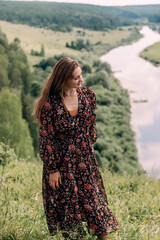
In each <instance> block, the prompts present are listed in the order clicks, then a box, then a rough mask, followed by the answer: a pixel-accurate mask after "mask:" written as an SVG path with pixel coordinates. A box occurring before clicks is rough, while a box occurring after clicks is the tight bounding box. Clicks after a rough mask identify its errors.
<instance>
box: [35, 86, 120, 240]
mask: <svg viewBox="0 0 160 240" xmlns="http://www.w3.org/2000/svg"><path fill="white" fill-rule="evenodd" d="M76 91H77V95H78V111H77V114H76V115H71V113H70V112H69V111H67V113H66V111H65V107H64V104H63V101H62V98H61V96H60V94H59V92H56V93H54V94H53V95H51V96H49V98H48V100H47V101H46V103H45V105H44V107H43V108H42V112H41V121H42V126H41V127H40V132H39V133H40V138H39V140H40V155H41V158H42V160H43V177H42V194H43V204H44V210H45V215H46V220H47V224H48V229H49V232H50V234H51V235H55V234H56V233H57V230H61V231H62V232H63V233H65V232H66V233H71V232H72V233H73V231H74V232H77V234H78V236H79V239H82V235H83V225H82V222H83V221H84V222H87V227H88V231H89V233H90V234H93V235H97V236H99V235H106V234H110V233H112V232H114V231H115V230H117V229H118V228H119V227H120V225H119V223H118V221H117V219H116V218H115V216H114V214H113V213H112V212H111V210H110V209H109V207H108V200H107V194H106V191H105V188H104V185H103V180H102V177H101V173H100V170H99V165H98V163H97V160H96V157H95V153H94V148H93V144H94V143H95V142H96V139H97V137H98V135H97V130H96V96H95V93H94V91H93V89H92V88H90V87H81V88H77V89H76ZM57 171H59V172H60V175H61V179H62V184H60V185H59V188H56V190H53V189H52V188H51V187H50V185H49V174H50V173H54V172H57ZM75 229H76V231H75ZM72 230H73V231H72Z"/></svg>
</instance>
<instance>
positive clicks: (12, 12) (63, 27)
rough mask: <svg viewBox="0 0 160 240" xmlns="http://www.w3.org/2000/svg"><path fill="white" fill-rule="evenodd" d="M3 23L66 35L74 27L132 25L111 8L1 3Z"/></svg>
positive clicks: (47, 3)
mask: <svg viewBox="0 0 160 240" xmlns="http://www.w3.org/2000/svg"><path fill="white" fill-rule="evenodd" d="M0 19H1V20H6V21H9V22H13V23H22V24H28V25H30V26H39V27H43V28H44V27H45V28H49V29H51V30H54V31H63V32H65V31H72V27H80V28H84V29H91V30H104V31H105V30H108V29H115V28H117V27H118V26H122V25H130V24H131V21H130V20H129V21H128V22H127V19H126V20H123V21H122V19H119V18H117V17H116V15H112V14H111V13H110V8H107V7H102V6H92V5H84V4H69V3H67V4H65V3H53V2H52V3H49V2H46V3H44V2H12V3H11V2H0Z"/></svg>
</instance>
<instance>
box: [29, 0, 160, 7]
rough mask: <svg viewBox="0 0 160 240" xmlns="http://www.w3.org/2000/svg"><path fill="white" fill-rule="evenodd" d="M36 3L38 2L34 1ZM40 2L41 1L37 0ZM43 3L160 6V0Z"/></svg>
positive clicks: (53, 0) (83, 0) (62, 0)
mask: <svg viewBox="0 0 160 240" xmlns="http://www.w3.org/2000/svg"><path fill="white" fill-rule="evenodd" d="M25 1H26V0H25ZM34 1H36V0H34ZM37 1H39V0H37ZM40 1H43V2H70V3H84V4H93V5H102V6H126V5H148V4H160V0H40Z"/></svg>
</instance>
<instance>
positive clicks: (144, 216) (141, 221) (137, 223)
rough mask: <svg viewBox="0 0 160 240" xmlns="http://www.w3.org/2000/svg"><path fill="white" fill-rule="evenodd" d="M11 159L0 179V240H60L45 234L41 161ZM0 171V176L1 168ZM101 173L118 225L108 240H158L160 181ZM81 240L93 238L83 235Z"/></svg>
mask: <svg viewBox="0 0 160 240" xmlns="http://www.w3.org/2000/svg"><path fill="white" fill-rule="evenodd" d="M13 156H14V159H12V161H10V163H8V164H7V165H6V167H5V171H4V174H3V176H2V184H1V191H0V208H1V210H0V233H1V234H0V239H1V240H9V239H16V240H30V239H35V240H40V239H43V240H49V239H53V240H54V239H63V237H62V235H61V232H58V234H57V235H56V236H54V237H53V236H52V237H51V236H49V233H48V229H47V224H46V219H45V214H44V209H43V203H42V193H41V182H42V162H41V160H39V161H38V160H37V161H36V162H34V163H32V162H26V161H25V160H23V159H21V160H20V161H19V160H18V159H15V155H13ZM0 171H1V173H2V167H0ZM101 173H102V178H103V181H104V186H105V189H106V191H107V194H108V200H109V206H110V209H111V210H112V211H113V213H114V214H115V216H116V218H117V219H118V221H119V223H120V225H121V227H120V229H119V230H118V231H116V232H115V233H112V234H111V235H109V239H114V240H158V239H160V201H159V198H160V180H154V179H151V178H149V177H147V176H146V175H141V176H138V175H136V176H134V177H131V176H128V175H127V174H125V175H124V176H119V175H117V174H114V175H112V174H111V173H110V172H108V171H107V170H106V171H105V172H102V171H101ZM85 229H87V228H86V224H85V223H84V230H85ZM86 231H87V230H86ZM86 231H84V232H86ZM83 239H84V240H91V239H97V237H96V236H95V237H93V236H90V235H89V234H88V232H87V233H86V234H84V238H83Z"/></svg>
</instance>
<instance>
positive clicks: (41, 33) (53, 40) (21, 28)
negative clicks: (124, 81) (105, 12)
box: [0, 21, 134, 66]
mask: <svg viewBox="0 0 160 240" xmlns="http://www.w3.org/2000/svg"><path fill="white" fill-rule="evenodd" d="M0 28H1V30H2V32H4V33H5V34H6V36H7V38H8V41H9V43H10V42H12V41H13V40H14V39H15V38H16V37H17V38H19V40H20V41H21V47H22V49H23V50H24V51H25V53H26V55H27V58H28V61H29V64H30V66H33V65H34V64H37V63H39V61H40V60H42V59H43V57H35V56H31V55H30V51H31V49H33V50H36V51H40V49H41V45H42V44H44V48H45V54H46V55H45V58H48V57H52V56H54V55H56V54H61V53H66V54H68V55H74V56H80V55H81V54H82V51H76V50H73V49H70V48H66V47H65V44H66V42H69V43H70V42H71V41H75V40H76V39H77V38H83V39H84V40H86V39H88V40H90V42H91V43H92V44H95V43H97V42H101V45H102V46H101V48H103V52H105V49H104V46H103V45H104V44H105V45H109V46H114V47H115V46H116V45H119V44H120V43H122V41H123V40H124V39H128V38H130V36H131V34H132V31H131V29H132V27H123V28H119V29H117V30H111V31H108V32H99V31H90V30H84V29H80V28H73V31H72V32H71V33H70V32H66V33H62V32H55V31H51V30H47V29H42V28H35V27H31V26H28V25H23V24H13V23H9V22H6V21H0ZM133 28H134V26H133ZM78 31H81V32H80V33H78ZM82 35H84V36H82ZM109 48H111V47H109ZM106 52H107V47H106ZM94 55H95V53H94Z"/></svg>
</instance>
